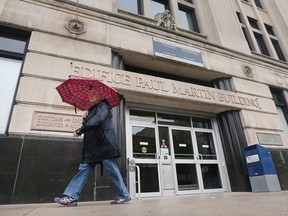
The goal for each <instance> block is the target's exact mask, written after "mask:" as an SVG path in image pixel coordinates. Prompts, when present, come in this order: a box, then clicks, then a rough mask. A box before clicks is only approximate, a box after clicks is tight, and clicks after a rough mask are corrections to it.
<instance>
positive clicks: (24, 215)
mask: <svg viewBox="0 0 288 216" xmlns="http://www.w3.org/2000/svg"><path fill="white" fill-rule="evenodd" d="M41 206H42V205H40V206H36V207H35V208H33V209H31V210H30V211H28V212H27V213H25V214H23V216H26V215H28V214H30V213H31V212H33V211H34V210H36V209H38V208H40V207H41Z"/></svg>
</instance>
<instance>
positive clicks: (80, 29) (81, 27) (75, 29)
mask: <svg viewBox="0 0 288 216" xmlns="http://www.w3.org/2000/svg"><path fill="white" fill-rule="evenodd" d="M66 28H67V29H68V31H69V32H71V33H73V34H78V35H80V34H83V33H85V32H86V26H85V24H84V23H83V22H81V21H79V20H78V19H72V20H69V21H68V22H67V24H66Z"/></svg>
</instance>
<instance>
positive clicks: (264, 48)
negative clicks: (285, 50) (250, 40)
mask: <svg viewBox="0 0 288 216" xmlns="http://www.w3.org/2000/svg"><path fill="white" fill-rule="evenodd" d="M254 36H255V39H256V41H257V44H258V47H259V49H260V52H261V53H262V54H263V55H267V56H270V54H269V51H268V49H267V46H266V44H265V41H264V39H263V36H262V34H258V33H256V32H254Z"/></svg>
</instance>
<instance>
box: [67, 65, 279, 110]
mask: <svg viewBox="0 0 288 216" xmlns="http://www.w3.org/2000/svg"><path fill="white" fill-rule="evenodd" d="M71 68H72V71H71V76H72V77H83V78H96V79H99V80H100V81H102V82H104V83H105V84H107V85H109V86H111V87H114V88H116V89H119V90H128V91H133V92H139V93H143V92H145V93H148V94H153V95H155V96H156V95H157V96H160V97H170V98H171V99H173V98H175V99H179V98H181V99H185V100H192V101H193V102H202V103H207V104H214V105H223V106H228V107H230V108H231V109H232V108H236V109H241V108H245V109H250V110H257V111H259V110H262V111H267V112H271V108H270V107H271V106H269V105H270V104H269V103H271V104H273V106H274V102H273V101H272V100H269V99H267V98H258V97H255V96H251V95H246V94H242V93H235V92H230V91H225V90H220V89H215V88H209V87H205V86H200V85H195V84H190V83H185V82H180V81H176V80H170V79H165V78H160V77H154V76H149V75H144V74H138V73H133V72H129V71H123V70H117V69H113V68H108V67H104V66H96V67H95V68H87V67H81V66H76V65H73V64H72V65H71ZM263 105H264V107H268V108H267V110H266V108H264V109H263V107H262V106H263ZM272 111H273V110H272ZM275 112H276V110H275Z"/></svg>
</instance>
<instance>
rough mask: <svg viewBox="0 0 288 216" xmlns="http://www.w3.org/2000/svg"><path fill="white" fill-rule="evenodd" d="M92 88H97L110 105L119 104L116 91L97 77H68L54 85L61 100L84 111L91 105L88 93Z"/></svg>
mask: <svg viewBox="0 0 288 216" xmlns="http://www.w3.org/2000/svg"><path fill="white" fill-rule="evenodd" d="M92 88H95V89H97V90H98V91H100V92H101V93H102V95H103V96H104V97H105V98H106V99H107V101H108V103H109V105H110V106H111V107H116V106H118V105H119V94H118V92H117V91H116V90H115V89H113V88H111V87H109V86H107V85H105V84H104V83H102V82H101V81H99V80H97V79H86V78H75V77H74V78H69V79H68V80H66V81H65V82H63V83H62V84H60V85H59V86H57V87H56V89H57V91H58V93H59V94H60V96H61V98H62V101H63V102H66V103H68V104H71V105H73V106H75V110H76V108H78V109H80V110H82V111H84V110H87V109H89V108H90V107H92V104H91V103H90V100H89V98H88V94H89V92H90V90H91V89H92Z"/></svg>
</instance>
